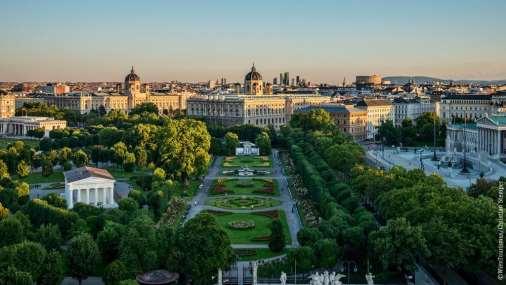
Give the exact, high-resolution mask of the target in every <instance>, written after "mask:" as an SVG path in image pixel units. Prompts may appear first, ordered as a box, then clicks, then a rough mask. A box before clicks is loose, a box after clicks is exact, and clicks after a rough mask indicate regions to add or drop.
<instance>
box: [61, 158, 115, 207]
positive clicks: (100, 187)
mask: <svg viewBox="0 0 506 285" xmlns="http://www.w3.org/2000/svg"><path fill="white" fill-rule="evenodd" d="M64 176H65V199H66V200H67V207H68V208H69V209H71V208H73V207H74V204H75V203H84V204H87V205H92V206H96V207H103V208H116V207H118V204H116V202H115V201H114V183H115V180H114V177H112V175H111V174H110V173H109V171H107V170H105V169H100V168H95V167H88V166H85V167H80V168H76V169H72V170H69V171H66V172H64Z"/></svg>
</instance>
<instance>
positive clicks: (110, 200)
mask: <svg viewBox="0 0 506 285" xmlns="http://www.w3.org/2000/svg"><path fill="white" fill-rule="evenodd" d="M109 204H110V205H113V204H114V191H113V188H112V187H111V188H109Z"/></svg>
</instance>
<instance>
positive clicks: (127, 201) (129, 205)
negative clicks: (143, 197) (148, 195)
mask: <svg viewBox="0 0 506 285" xmlns="http://www.w3.org/2000/svg"><path fill="white" fill-rule="evenodd" d="M118 206H119V208H120V209H121V210H123V211H126V212H130V213H131V212H134V211H135V210H137V209H139V204H138V203H137V201H135V200H134V199H132V198H130V197H126V198H123V199H121V200H120V201H119V205H118Z"/></svg>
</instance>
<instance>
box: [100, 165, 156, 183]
mask: <svg viewBox="0 0 506 285" xmlns="http://www.w3.org/2000/svg"><path fill="white" fill-rule="evenodd" d="M106 169H107V171H109V173H111V175H112V177H114V178H115V179H116V180H130V178H132V177H134V176H137V175H140V174H147V173H150V171H149V170H148V169H135V170H133V171H132V172H127V171H125V170H124V169H123V168H121V167H106Z"/></svg>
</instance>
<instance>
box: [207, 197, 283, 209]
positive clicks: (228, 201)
mask: <svg viewBox="0 0 506 285" xmlns="http://www.w3.org/2000/svg"><path fill="white" fill-rule="evenodd" d="M206 204H207V205H211V206H214V207H219V208H223V209H232V210H249V209H251V210H253V209H260V208H269V207H275V206H279V205H280V204H281V202H280V201H278V200H274V199H272V198H267V197H265V198H264V197H262V198H260V197H249V196H228V197H216V198H211V199H209V200H207V202H206Z"/></svg>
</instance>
